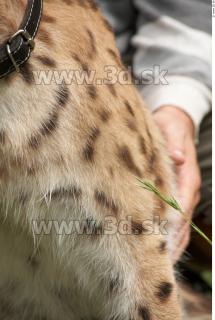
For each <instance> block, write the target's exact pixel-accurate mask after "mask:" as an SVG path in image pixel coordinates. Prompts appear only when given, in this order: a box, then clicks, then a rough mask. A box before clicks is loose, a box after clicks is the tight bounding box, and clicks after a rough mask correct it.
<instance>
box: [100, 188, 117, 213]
mask: <svg viewBox="0 0 215 320" xmlns="http://www.w3.org/2000/svg"><path fill="white" fill-rule="evenodd" d="M95 200H96V202H97V203H98V204H99V205H101V206H102V207H104V208H106V209H108V210H111V211H112V212H113V213H114V214H117V213H118V211H119V208H118V206H117V205H116V204H115V203H114V201H113V200H112V199H109V198H108V197H107V196H106V194H105V193H104V192H103V191H98V190H96V191H95Z"/></svg>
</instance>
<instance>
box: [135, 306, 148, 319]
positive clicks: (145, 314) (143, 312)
mask: <svg viewBox="0 0 215 320" xmlns="http://www.w3.org/2000/svg"><path fill="white" fill-rule="evenodd" d="M138 313H139V316H140V317H141V318H142V319H143V320H151V315H150V312H149V309H148V308H146V307H140V308H139V309H138Z"/></svg>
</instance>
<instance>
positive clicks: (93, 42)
mask: <svg viewBox="0 0 215 320" xmlns="http://www.w3.org/2000/svg"><path fill="white" fill-rule="evenodd" d="M87 35H88V37H89V41H90V47H89V53H88V56H89V58H90V59H92V58H93V57H94V56H95V53H97V48H96V40H95V37H94V34H93V33H92V31H90V30H89V29H87Z"/></svg>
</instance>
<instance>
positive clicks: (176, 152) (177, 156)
mask: <svg viewBox="0 0 215 320" xmlns="http://www.w3.org/2000/svg"><path fill="white" fill-rule="evenodd" d="M172 157H173V159H174V160H175V161H178V162H184V161H185V157H184V153H183V152H182V151H181V150H174V151H173V152H172Z"/></svg>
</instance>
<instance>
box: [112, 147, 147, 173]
mask: <svg viewBox="0 0 215 320" xmlns="http://www.w3.org/2000/svg"><path fill="white" fill-rule="evenodd" d="M117 155H118V158H119V159H120V161H121V162H122V163H123V164H124V165H125V167H126V168H127V169H129V170H130V171H131V172H132V173H133V174H134V175H136V176H137V177H142V173H141V171H140V169H139V168H138V167H137V165H136V164H135V162H134V159H133V157H132V155H131V152H130V150H129V148H128V147H127V146H126V145H125V146H122V147H120V148H119V149H118V152H117Z"/></svg>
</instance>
